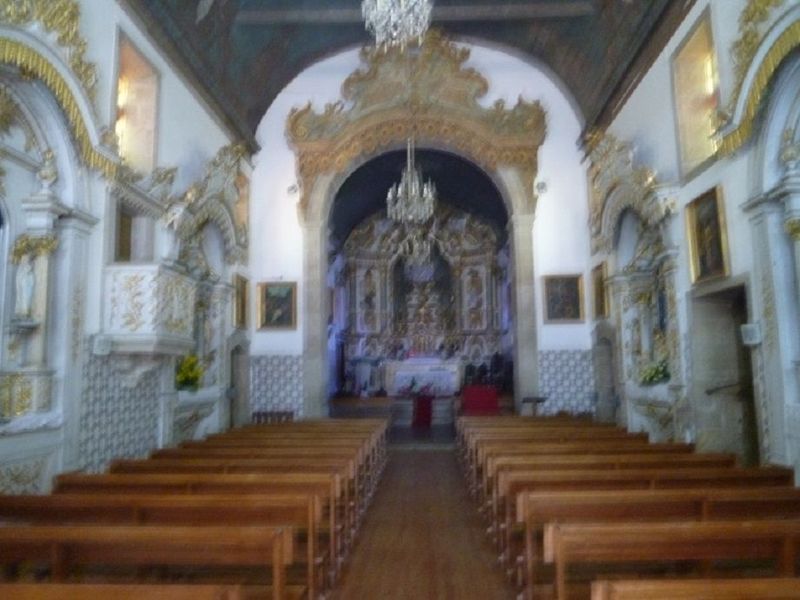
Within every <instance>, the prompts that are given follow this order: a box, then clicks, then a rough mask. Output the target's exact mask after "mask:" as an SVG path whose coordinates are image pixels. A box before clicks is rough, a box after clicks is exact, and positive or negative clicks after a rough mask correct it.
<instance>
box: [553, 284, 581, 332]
mask: <svg viewBox="0 0 800 600" xmlns="http://www.w3.org/2000/svg"><path fill="white" fill-rule="evenodd" d="M544 321H545V323H580V322H581V321H583V277H582V276H581V275H546V276H545V277H544Z"/></svg>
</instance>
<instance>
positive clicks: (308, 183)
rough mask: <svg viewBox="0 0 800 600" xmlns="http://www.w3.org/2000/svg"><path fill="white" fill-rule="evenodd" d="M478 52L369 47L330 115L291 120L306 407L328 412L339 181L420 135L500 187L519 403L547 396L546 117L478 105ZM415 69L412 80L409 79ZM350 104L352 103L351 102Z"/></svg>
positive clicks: (536, 107)
mask: <svg viewBox="0 0 800 600" xmlns="http://www.w3.org/2000/svg"><path fill="white" fill-rule="evenodd" d="M468 57H469V50H468V49H467V48H465V47H460V46H457V45H456V44H454V43H452V42H450V41H448V40H446V39H444V38H443V37H442V36H441V35H440V34H438V33H435V32H434V33H432V34H429V35H428V37H427V39H426V41H425V43H424V44H423V45H422V46H421V48H420V50H419V52H418V53H415V54H412V55H411V56H410V58H409V56H407V55H402V54H401V53H399V52H396V51H389V52H388V53H383V52H379V51H376V50H374V49H372V50H369V49H366V50H364V51H362V60H363V66H362V67H361V68H360V69H358V70H356V71H355V72H354V73H353V74H352V75H351V76H350V77H349V78H348V79H347V80H346V81H345V83H344V84H343V86H342V93H343V98H344V100H343V101H340V102H337V103H334V104H329V105H327V106H326V107H325V109H324V111H323V112H322V113H317V112H315V111H314V109H313V107H312V106H311V105H310V104H309V105H307V106H306V107H304V108H301V109H295V110H293V111H292V113H291V114H290V115H289V118H288V121H287V130H288V135H289V138H290V141H291V143H292V145H293V147H294V149H295V152H296V156H297V170H298V175H299V183H300V186H299V187H300V198H299V203H298V212H299V216H300V220H301V223H302V227H303V237H304V257H303V279H304V282H305V290H304V293H303V302H302V306H303V312H302V314H303V321H304V330H303V336H304V341H303V354H304V375H305V377H304V398H305V408H306V411H308V412H309V413H311V414H321V413H322V412H324V407H323V406H320V405H319V402H320V399H321V398H325V396H326V392H327V390H326V384H325V380H326V377H327V374H328V373H329V367H328V365H327V364H326V363H327V347H328V343H327V331H328V314H329V306H328V302H329V300H328V297H327V294H326V293H324V292H325V287H324V282H325V271H326V265H327V256H326V247H327V239H326V237H327V229H328V226H329V215H330V209H331V206H332V204H333V200H334V197H335V195H336V191H337V189H338V185H339V182H343V181H344V180H345V179H346V176H347V174H348V173H352V172H354V171H355V169H356V168H357V167H358V166H359V165H361V164H364V163H365V162H367V161H368V160H370V159H371V158H374V157H376V156H379V155H381V154H383V153H385V152H387V151H390V150H392V149H396V148H399V147H402V146H403V145H405V143H406V141H407V139H408V138H409V137H411V135H412V134H413V135H414V137H415V138H416V142H417V145H418V146H419V147H421V148H435V149H439V150H444V151H446V152H450V153H453V154H456V155H459V156H461V157H463V158H464V159H466V160H468V161H470V162H472V163H474V164H476V165H478V167H479V168H480V169H482V170H483V171H485V172H486V173H488V174H489V176H490V178H491V179H492V180H494V181H496V182H497V189H498V190H499V191H500V193H501V197H502V198H503V200H504V204H505V205H506V207H507V210H508V214H509V239H510V246H511V250H512V252H513V254H514V256H515V257H518V258H517V260H514V261H512V264H513V266H514V270H515V271H514V275H513V280H514V282H515V285H514V286H513V290H514V297H513V299H512V305H513V306H514V307H515V314H517V315H518V318H517V319H516V321H515V324H514V325H515V335H514V341H515V348H514V351H513V354H514V363H515V366H516V369H515V385H514V391H515V394H514V396H515V398H516V399H517V401H521V399H522V398H523V397H525V396H532V395H536V393H537V392H538V389H537V388H538V375H537V372H538V355H537V344H536V313H535V301H534V285H533V283H534V281H533V264H532V257H533V240H532V235H531V232H532V229H533V220H534V214H535V209H536V193H535V191H534V183H535V179H536V175H537V172H538V153H539V148H540V146H541V145H542V143H543V142H544V140H545V138H546V136H547V116H546V113H545V110H544V108H543V107H542V105H541V104H540V103H539V102H538V101H532V102H528V101H524V100H522V99H521V98H520V99H519V100H518V102H517V103H516V105H515V106H514V107H513V108H509V107H507V106H506V104H505V102H504V101H503V100H498V101H496V102H495V103H494V104H493V105H492V106H490V107H488V108H485V107H483V106H482V105H481V104H480V103H479V99H480V98H481V97H482V96H484V95H485V94H486V92H487V89H488V82H487V80H486V79H485V78H484V77H483V76H481V75H480V74H479V73H477V72H476V71H475V70H473V69H470V68H467V67H466V66H465V64H464V63H465V62H466V61H467V59H468ZM409 72H410V73H411V82H410V83H407V79H408V74H409ZM345 102H346V103H347V104H345Z"/></svg>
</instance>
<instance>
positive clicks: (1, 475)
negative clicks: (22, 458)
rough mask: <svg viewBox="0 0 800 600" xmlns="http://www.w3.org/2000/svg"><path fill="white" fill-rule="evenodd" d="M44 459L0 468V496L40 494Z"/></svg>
mask: <svg viewBox="0 0 800 600" xmlns="http://www.w3.org/2000/svg"><path fill="white" fill-rule="evenodd" d="M45 465H46V459H44V458H39V459H36V460H32V461H28V462H24V463H16V464H11V465H4V466H3V467H0V494H41V493H42V491H43V490H42V489H41V482H42V481H41V480H42V474H43V473H44V469H45Z"/></svg>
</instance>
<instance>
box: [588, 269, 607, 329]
mask: <svg viewBox="0 0 800 600" xmlns="http://www.w3.org/2000/svg"><path fill="white" fill-rule="evenodd" d="M592 299H593V308H594V318H595V319H605V318H606V317H608V288H607V287H606V263H605V262H602V263H600V264H599V265H597V266H596V267H595V268H594V269H592Z"/></svg>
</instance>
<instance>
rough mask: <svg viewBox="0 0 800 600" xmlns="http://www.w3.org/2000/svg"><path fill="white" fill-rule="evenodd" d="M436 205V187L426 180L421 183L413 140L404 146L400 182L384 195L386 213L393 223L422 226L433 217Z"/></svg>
mask: <svg viewBox="0 0 800 600" xmlns="http://www.w3.org/2000/svg"><path fill="white" fill-rule="evenodd" d="M435 203H436V187H435V186H434V185H433V182H432V181H430V180H428V181H426V182H424V183H423V182H422V174H421V173H420V171H419V169H418V168H417V165H416V161H415V158H414V138H413V136H412V137H411V139H409V140H408V143H407V145H406V166H405V168H404V169H403V173H402V175H400V182H399V183H395V184H394V185H393V186H392V187H390V188H389V192H388V193H387V194H386V213H387V214H388V215H389V218H390V219H392V220H393V221H398V222H400V223H405V224H414V225H422V224H423V223H426V222H427V221H428V219H430V218H431V217H432V216H433V208H434V204H435Z"/></svg>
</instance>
